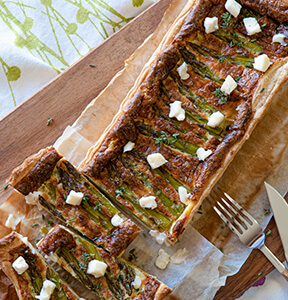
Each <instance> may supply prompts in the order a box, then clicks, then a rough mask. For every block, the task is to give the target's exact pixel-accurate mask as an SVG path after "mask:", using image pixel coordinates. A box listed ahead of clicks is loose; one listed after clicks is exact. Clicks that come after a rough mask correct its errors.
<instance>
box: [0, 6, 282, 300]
mask: <svg viewBox="0 0 288 300" xmlns="http://www.w3.org/2000/svg"><path fill="white" fill-rule="evenodd" d="M171 2H172V0H158V2H157V3H155V4H154V5H153V6H151V7H150V8H149V9H147V10H146V11H145V12H144V13H142V14H141V15H140V16H139V17H137V18H135V19H134V20H133V21H131V22H130V23H129V24H128V25H126V26H125V27H124V28H122V29H121V30H119V31H118V32H116V33H115V34H114V35H112V36H111V37H110V38H109V39H107V40H106V41H105V42H103V43H102V44H101V45H99V46H98V47H97V48H95V49H94V50H93V51H91V52H90V53H89V54H88V55H87V56H85V57H83V58H82V59H81V60H80V61H78V62H77V63H76V64H74V65H73V66H72V67H70V68H69V69H67V70H66V71H65V72H63V73H62V74H61V75H59V76H58V77H56V78H55V79H54V80H53V81H52V82H50V83H49V84H47V85H46V86H45V87H43V88H42V89H41V90H40V91H38V92H37V93H36V94H34V95H33V96H31V97H30V98H29V99H27V100H26V101H25V102H24V103H22V104H21V105H19V106H18V107H17V108H16V109H15V110H13V111H12V112H11V113H10V114H9V115H7V116H5V117H4V118H3V119H1V120H0V132H1V140H0V165H1V172H0V187H4V186H5V184H6V183H5V180H6V179H7V178H8V177H9V176H10V174H11V171H12V170H13V169H14V168H15V167H16V166H18V165H19V164H20V163H21V162H22V161H23V160H24V159H25V158H26V157H27V156H29V155H31V154H33V153H36V152H37V151H38V150H40V149H41V148H43V147H46V146H48V145H51V144H53V143H54V142H55V140H56V139H57V138H58V137H59V136H60V135H61V134H62V132H63V130H64V129H65V128H66V127H67V125H71V124H73V122H74V121H75V120H76V119H77V118H78V117H79V115H80V113H81V112H82V111H83V109H84V108H85V107H86V106H87V104H88V103H89V102H90V101H91V100H92V99H93V98H95V97H96V96H97V95H98V94H99V92H100V91H101V90H102V89H103V88H104V87H105V86H106V85H107V84H108V83H109V81H110V80H111V79H112V78H113V76H114V75H115V74H116V73H117V72H118V71H119V70H121V69H122V68H123V67H124V61H125V59H127V58H128V57H129V56H130V55H131V54H132V53H133V52H134V51H135V50H136V49H137V47H138V46H140V45H141V44H142V42H143V41H144V40H145V38H146V37H148V36H149V35H150V34H151V33H152V32H153V31H154V30H155V28H156V27H157V25H158V24H159V22H160V20H161V18H162V16H163V14H164V12H165V11H166V9H167V8H168V6H169V4H170V3H171ZM90 64H94V65H95V66H96V67H95V68H91V67H90ZM48 117H51V118H53V122H52V123H51V124H50V125H49V126H47V125H46V122H47V119H48ZM2 194H3V189H2V188H0V204H1V198H3V197H1V196H2ZM2 201H3V200H2ZM268 229H271V231H272V235H270V236H268V238H267V244H268V246H269V247H271V250H272V251H273V252H274V253H275V254H276V255H277V256H278V257H279V258H280V259H281V260H284V253H283V250H282V247H281V243H280V239H279V236H278V233H277V229H276V226H275V223H274V221H273V219H272V221H271V222H270V224H269V225H268ZM252 261H253V264H252V263H251V262H252ZM252 266H253V268H252ZM272 270H273V266H272V265H271V264H270V263H269V262H268V261H267V260H266V258H265V257H264V256H263V255H262V254H261V253H260V252H259V251H253V252H252V254H251V255H250V257H249V258H248V260H247V262H246V263H245V264H244V265H243V267H242V268H241V270H240V271H239V273H238V274H236V275H234V276H232V277H229V278H228V280H227V284H226V286H225V287H223V288H221V289H220V290H219V291H218V293H217V295H216V296H215V298H214V299H226V300H228V299H235V298H236V297H237V296H238V295H239V294H241V293H242V292H243V291H245V290H246V289H247V288H249V287H250V286H251V285H253V284H254V283H255V282H257V281H258V280H259V279H261V277H263V276H264V275H266V274H268V273H269V272H270V271H272Z"/></svg>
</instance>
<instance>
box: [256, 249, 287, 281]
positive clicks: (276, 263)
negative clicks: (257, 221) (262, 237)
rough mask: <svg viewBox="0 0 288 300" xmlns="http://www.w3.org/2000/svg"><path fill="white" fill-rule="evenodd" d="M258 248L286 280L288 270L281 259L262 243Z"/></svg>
mask: <svg viewBox="0 0 288 300" xmlns="http://www.w3.org/2000/svg"><path fill="white" fill-rule="evenodd" d="M259 250H261V251H262V253H263V254H264V255H265V256H266V257H267V258H268V260H269V261H270V262H271V263H272V264H273V266H274V267H275V268H276V269H277V270H278V271H279V272H280V273H281V274H282V276H283V277H284V278H285V279H286V280H287V281H288V270H287V269H286V268H285V266H284V265H283V264H282V263H281V261H280V260H279V259H278V258H277V257H276V256H275V255H274V254H273V253H272V252H271V251H270V249H269V248H268V247H266V245H265V244H264V245H262V246H261V247H260V248H259Z"/></svg>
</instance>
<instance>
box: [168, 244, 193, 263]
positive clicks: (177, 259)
mask: <svg viewBox="0 0 288 300" xmlns="http://www.w3.org/2000/svg"><path fill="white" fill-rule="evenodd" d="M188 254H189V252H188V251H187V250H186V248H183V249H178V250H177V251H176V252H175V253H174V254H173V255H172V256H171V263H172V264H174V265H181V264H182V262H183V261H184V260H185V259H186V258H187V256H188Z"/></svg>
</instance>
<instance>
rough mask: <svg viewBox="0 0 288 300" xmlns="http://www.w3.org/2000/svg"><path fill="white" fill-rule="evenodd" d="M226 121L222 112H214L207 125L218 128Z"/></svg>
mask: <svg viewBox="0 0 288 300" xmlns="http://www.w3.org/2000/svg"><path fill="white" fill-rule="evenodd" d="M224 119H225V116H224V115H223V114H222V113H221V112H220V111H217V112H214V113H213V114H212V115H211V116H210V117H209V119H208V123H207V125H208V126H210V127H212V128H215V127H217V126H219V125H220V124H221V123H222V122H223V121H224Z"/></svg>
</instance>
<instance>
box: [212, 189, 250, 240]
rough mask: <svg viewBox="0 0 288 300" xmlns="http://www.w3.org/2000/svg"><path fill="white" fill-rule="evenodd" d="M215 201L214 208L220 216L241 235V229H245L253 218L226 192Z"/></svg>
mask: <svg viewBox="0 0 288 300" xmlns="http://www.w3.org/2000/svg"><path fill="white" fill-rule="evenodd" d="M224 195H225V199H224V197H222V198H221V200H220V201H218V202H217V206H218V207H217V206H214V207H213V208H214V210H215V211H216V213H217V214H218V215H219V216H220V218H221V219H222V220H223V221H224V222H225V223H226V224H227V225H228V226H229V228H230V229H231V230H232V231H233V232H234V233H235V234H237V235H239V234H240V235H241V234H242V233H243V230H247V229H248V227H249V225H250V226H251V225H252V224H253V222H252V221H251V219H252V220H253V218H252V217H251V216H250V215H249V214H248V213H247V212H246V211H245V210H244V209H243V208H242V207H241V206H240V205H239V204H238V203H237V202H236V201H235V200H234V199H233V198H232V197H230V196H229V195H228V194H227V193H224Z"/></svg>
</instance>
